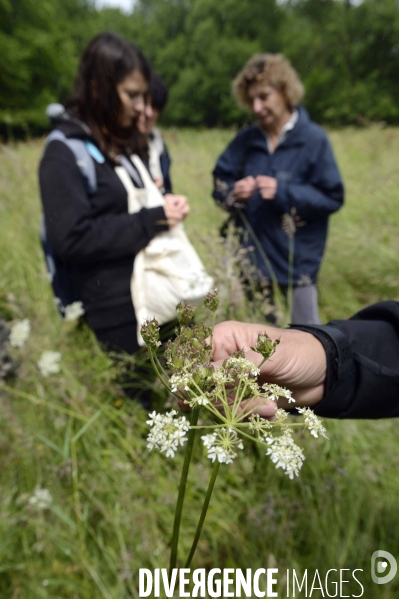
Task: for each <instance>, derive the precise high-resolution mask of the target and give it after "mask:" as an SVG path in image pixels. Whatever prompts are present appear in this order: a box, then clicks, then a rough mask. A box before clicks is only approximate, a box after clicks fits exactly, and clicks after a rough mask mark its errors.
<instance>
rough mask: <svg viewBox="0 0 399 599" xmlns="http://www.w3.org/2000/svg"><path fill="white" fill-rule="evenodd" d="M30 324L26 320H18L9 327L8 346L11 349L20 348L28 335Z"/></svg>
mask: <svg viewBox="0 0 399 599" xmlns="http://www.w3.org/2000/svg"><path fill="white" fill-rule="evenodd" d="M30 330H31V326H30V322H29V320H28V319H27V318H25V320H19V321H18V322H16V323H15V324H13V325H12V327H11V332H10V344H11V345H12V347H22V346H23V345H24V343H25V341H26V340H27V339H28V337H29V335H30Z"/></svg>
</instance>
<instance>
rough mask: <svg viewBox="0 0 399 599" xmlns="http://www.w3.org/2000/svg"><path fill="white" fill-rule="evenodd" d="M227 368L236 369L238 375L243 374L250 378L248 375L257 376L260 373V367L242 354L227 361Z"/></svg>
mask: <svg viewBox="0 0 399 599" xmlns="http://www.w3.org/2000/svg"><path fill="white" fill-rule="evenodd" d="M225 368H226V370H234V371H235V372H236V373H237V376H242V377H243V378H248V376H253V377H257V376H259V374H260V370H259V368H258V367H257V366H256V365H255V364H254V363H253V362H250V360H247V359H246V358H244V357H242V356H231V358H229V359H228V360H227V361H226V364H225Z"/></svg>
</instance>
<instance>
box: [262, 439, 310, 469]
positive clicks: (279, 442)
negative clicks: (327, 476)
mask: <svg viewBox="0 0 399 599" xmlns="http://www.w3.org/2000/svg"><path fill="white" fill-rule="evenodd" d="M264 441H265V442H266V443H267V444H268V445H270V447H269V448H268V450H267V451H266V455H269V456H270V458H271V460H272V462H273V464H275V465H276V468H282V469H283V470H285V474H287V476H289V477H290V479H293V478H294V476H298V475H299V471H300V469H301V468H302V465H303V462H304V460H305V456H304V455H303V451H302V449H301V448H300V447H298V445H296V444H295V442H294V439H293V438H292V434H291V432H290V431H289V430H286V431H284V434H283V435H281V436H280V437H272V436H268V437H265V438H264Z"/></svg>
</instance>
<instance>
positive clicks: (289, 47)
mask: <svg viewBox="0 0 399 599" xmlns="http://www.w3.org/2000/svg"><path fill="white" fill-rule="evenodd" d="M93 1H94V0H41V1H40V2H37V1H36V0H0V55H1V57H2V59H1V68H0V75H1V85H0V135H2V136H3V137H11V136H13V135H19V134H23V133H26V134H28V135H29V134H31V135H34V134H35V133H37V132H41V131H42V130H44V129H45V128H46V126H47V123H46V119H45V116H44V109H45V107H46V105H47V104H48V103H49V102H54V101H61V102H62V101H63V100H64V99H65V98H66V96H67V95H68V93H69V91H70V90H71V87H72V85H73V81H74V74H75V71H76V67H77V64H78V60H79V56H80V53H81V51H82V50H83V48H84V46H85V45H86V43H87V42H88V41H89V40H90V39H91V38H92V37H93V36H94V35H96V34H97V33H99V32H100V31H104V30H111V31H116V32H118V33H120V34H121V35H123V36H124V37H126V38H128V39H130V40H131V41H133V42H134V43H136V44H137V45H138V46H139V47H140V48H141V49H142V50H143V51H144V53H145V54H146V55H147V57H148V58H149V59H150V61H151V63H152V65H153V66H154V68H155V69H156V70H157V71H158V72H159V73H160V74H161V75H162V77H163V78H164V79H165V81H166V82H167V83H168V85H169V86H170V102H169V105H168V107H167V109H166V111H165V114H164V116H163V122H164V124H166V125H176V126H197V127H198V126H203V127H218V126H235V125H242V124H243V123H245V122H246V121H248V119H249V116H248V115H247V114H246V113H245V112H244V111H242V110H241V109H240V108H238V107H237V105H236V102H235V100H234V99H233V98H232V95H231V81H232V79H233V78H234V76H235V75H236V74H237V72H238V71H239V70H240V68H241V67H242V66H243V64H244V63H245V62H246V60H248V58H249V57H250V56H251V55H252V54H254V53H255V52H283V53H284V54H285V55H286V56H287V57H288V58H289V59H290V60H291V62H292V64H293V66H294V67H295V68H296V69H297V71H298V72H299V75H300V76H301V78H302V81H303V83H304V84H305V87H306V97H305V105H306V107H307V108H308V110H309V112H310V113H311V116H312V118H313V119H314V120H317V121H319V122H321V123H324V124H328V125H331V126H342V125H348V124H351V125H365V124H368V123H370V122H373V121H379V122H381V121H383V122H386V123H392V124H395V123H396V124H397V123H399V86H398V84H397V77H398V73H399V2H398V0H363V1H362V2H361V3H360V4H358V3H356V4H354V3H353V1H352V0H287V1H285V2H282V1H281V0H280V1H278V0H242V1H240V2H238V1H237V0H218V1H217V2H215V1H214V0H136V3H135V6H134V10H133V12H132V14H131V15H126V14H123V13H122V12H120V11H119V10H118V9H110V8H106V9H103V10H96V9H95V7H94V4H93Z"/></svg>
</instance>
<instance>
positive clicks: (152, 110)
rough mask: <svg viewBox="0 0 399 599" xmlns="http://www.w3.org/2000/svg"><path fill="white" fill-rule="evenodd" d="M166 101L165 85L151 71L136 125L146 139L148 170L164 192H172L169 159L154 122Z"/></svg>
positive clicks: (160, 78)
mask: <svg viewBox="0 0 399 599" xmlns="http://www.w3.org/2000/svg"><path fill="white" fill-rule="evenodd" d="M167 103H168V88H167V85H166V83H165V82H164V80H163V79H162V77H160V76H159V75H158V73H156V72H155V71H152V72H151V76H150V82H149V84H148V90H147V94H146V98H145V109H144V111H143V112H142V113H141V115H140V118H139V120H138V125H137V126H138V129H139V131H140V133H142V134H143V135H144V136H145V138H146V139H147V143H148V158H149V168H150V172H151V174H152V176H153V178H154V181H155V183H156V184H157V186H158V187H159V189H160V190H161V191H162V192H163V193H164V194H168V193H172V182H171V179H170V166H171V159H170V156H169V152H168V149H167V147H166V144H165V142H164V140H163V137H162V135H161V132H160V131H159V129H158V128H157V127H156V124H157V122H158V119H159V117H160V116H161V114H162V112H163V110H164V109H165V106H166V104H167Z"/></svg>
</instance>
